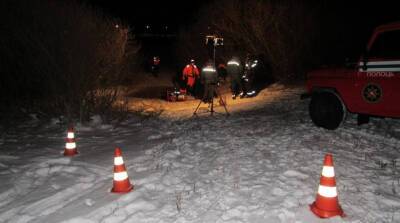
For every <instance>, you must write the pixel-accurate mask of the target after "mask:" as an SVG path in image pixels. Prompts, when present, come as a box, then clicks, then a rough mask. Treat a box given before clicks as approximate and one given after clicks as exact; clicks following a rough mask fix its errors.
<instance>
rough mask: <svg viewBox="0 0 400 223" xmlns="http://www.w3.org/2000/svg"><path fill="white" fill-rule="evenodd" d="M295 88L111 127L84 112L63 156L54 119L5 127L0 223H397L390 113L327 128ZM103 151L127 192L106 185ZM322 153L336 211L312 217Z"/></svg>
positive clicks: (399, 134)
mask: <svg viewBox="0 0 400 223" xmlns="http://www.w3.org/2000/svg"><path fill="white" fill-rule="evenodd" d="M302 90H303V89H302V88H285V87H283V88H279V90H276V92H275V95H280V96H276V97H273V99H271V100H269V101H267V102H266V103H264V104H262V106H258V107H254V108H253V110H250V111H242V110H240V109H234V106H233V105H232V107H230V106H229V104H228V109H231V108H232V112H231V115H230V116H229V117H226V116H225V115H224V114H223V113H222V114H215V115H214V116H210V115H209V113H204V114H201V115H199V116H197V117H190V116H189V117H187V116H182V118H176V117H175V118H173V119H171V118H169V117H168V116H165V117H163V116H160V117H150V118H148V117H147V118H141V117H138V116H131V117H130V118H129V119H128V120H127V121H125V122H123V123H121V124H120V125H118V126H111V125H102V124H101V122H99V119H98V118H96V117H94V120H93V122H92V123H90V124H88V125H84V126H83V125H77V126H76V127H75V128H76V132H75V135H76V137H77V147H78V151H79V154H78V155H76V156H73V157H64V156H63V151H64V146H65V138H66V129H67V128H66V126H65V125H63V124H60V123H58V122H57V121H53V122H49V123H42V122H39V121H38V120H37V119H34V118H33V119H32V121H31V122H27V123H25V124H24V125H20V126H16V127H14V128H11V129H7V131H3V132H2V133H1V139H0V148H1V149H0V181H1V184H0V222H68V223H78V222H79V223H86V222H87V223H91V222H110V223H113V222H221V223H222V222H238V223H240V222H252V223H257V222H260V223H265V222H272V223H279V222H296V223H300V222H304V223H310V222H311V223H312V222H363V223H364V222H400V211H399V210H400V128H399V127H400V120H396V119H378V118H372V119H371V122H370V123H369V124H366V125H362V126H357V125H356V121H355V116H354V115H349V116H348V118H347V121H346V123H345V124H344V125H343V126H342V127H340V128H339V129H337V130H335V131H328V130H324V129H321V128H317V127H315V126H314V125H313V124H312V122H311V121H310V119H309V117H308V112H307V106H308V101H307V100H305V101H301V100H300V99H299V94H301V93H302ZM266 92H267V93H265V92H264V93H265V96H266V97H268V91H266ZM257 97H258V96H257ZM195 104H197V103H195ZM258 104H259V103H258ZM237 106H238V105H237ZM240 106H241V107H243V106H246V104H241V105H240ZM193 109H194V108H193V107H191V108H187V109H186V113H185V114H190V113H191V112H193ZM218 109H220V110H219V111H223V110H221V108H218ZM203 110H204V109H203ZM115 147H120V148H121V149H122V155H123V159H124V161H125V166H126V168H127V172H128V175H129V179H130V181H131V182H132V183H133V184H134V190H133V191H131V192H129V193H125V194H116V193H111V192H110V189H111V188H112V183H113V159H114V149H115ZM328 152H330V153H332V154H333V158H334V165H335V166H334V168H335V174H336V182H337V188H338V198H339V203H340V205H341V206H342V208H343V210H344V212H345V214H346V216H345V217H343V218H342V217H334V218H330V219H325V220H322V219H320V218H318V217H316V216H315V215H314V214H313V213H312V212H311V211H310V209H309V205H310V204H311V203H312V202H313V201H315V198H316V193H317V188H318V185H319V179H320V176H321V170H322V165H323V159H324V156H325V154H326V153H328Z"/></svg>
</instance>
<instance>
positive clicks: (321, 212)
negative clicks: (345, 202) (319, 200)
mask: <svg viewBox="0 0 400 223" xmlns="http://www.w3.org/2000/svg"><path fill="white" fill-rule="evenodd" d="M310 209H311V211H312V212H313V213H314V214H315V215H317V216H318V217H320V218H331V217H334V216H341V217H344V213H343V210H342V208H341V207H340V206H338V208H337V210H334V211H327V210H322V209H320V208H318V206H317V204H316V203H315V202H314V203H312V204H311V205H310Z"/></svg>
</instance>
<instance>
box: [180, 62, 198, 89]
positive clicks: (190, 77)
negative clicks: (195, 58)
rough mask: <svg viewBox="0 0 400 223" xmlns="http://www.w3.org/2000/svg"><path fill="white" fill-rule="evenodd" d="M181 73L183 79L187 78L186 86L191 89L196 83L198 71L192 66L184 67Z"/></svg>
mask: <svg viewBox="0 0 400 223" xmlns="http://www.w3.org/2000/svg"><path fill="white" fill-rule="evenodd" d="M182 73H183V79H185V78H187V83H186V84H187V85H188V86H190V87H193V86H194V84H195V82H196V78H199V77H200V72H199V69H198V68H197V66H196V65H194V64H193V65H192V64H188V65H186V67H185V68H184V69H183V72H182Z"/></svg>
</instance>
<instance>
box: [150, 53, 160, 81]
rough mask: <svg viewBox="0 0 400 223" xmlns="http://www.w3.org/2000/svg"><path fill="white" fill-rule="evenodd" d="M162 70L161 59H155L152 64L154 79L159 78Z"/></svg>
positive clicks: (156, 57)
mask: <svg viewBox="0 0 400 223" xmlns="http://www.w3.org/2000/svg"><path fill="white" fill-rule="evenodd" d="M159 70H160V58H159V57H158V56H155V57H153V61H152V64H151V73H152V74H153V76H154V77H157V76H158V72H159Z"/></svg>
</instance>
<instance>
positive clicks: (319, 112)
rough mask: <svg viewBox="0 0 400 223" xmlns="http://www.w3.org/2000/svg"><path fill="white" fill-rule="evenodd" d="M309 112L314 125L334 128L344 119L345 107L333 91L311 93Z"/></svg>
mask: <svg viewBox="0 0 400 223" xmlns="http://www.w3.org/2000/svg"><path fill="white" fill-rule="evenodd" d="M309 113H310V117H311V120H312V121H313V122H314V124H315V125H316V126H319V127H322V128H326V129H329V130H334V129H337V128H338V127H339V126H340V124H342V122H343V121H344V119H345V116H346V108H345V106H344V105H343V103H342V101H341V100H340V99H339V97H338V96H337V95H336V94H334V93H330V92H321V93H313V94H312V96H311V101H310V105H309Z"/></svg>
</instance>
